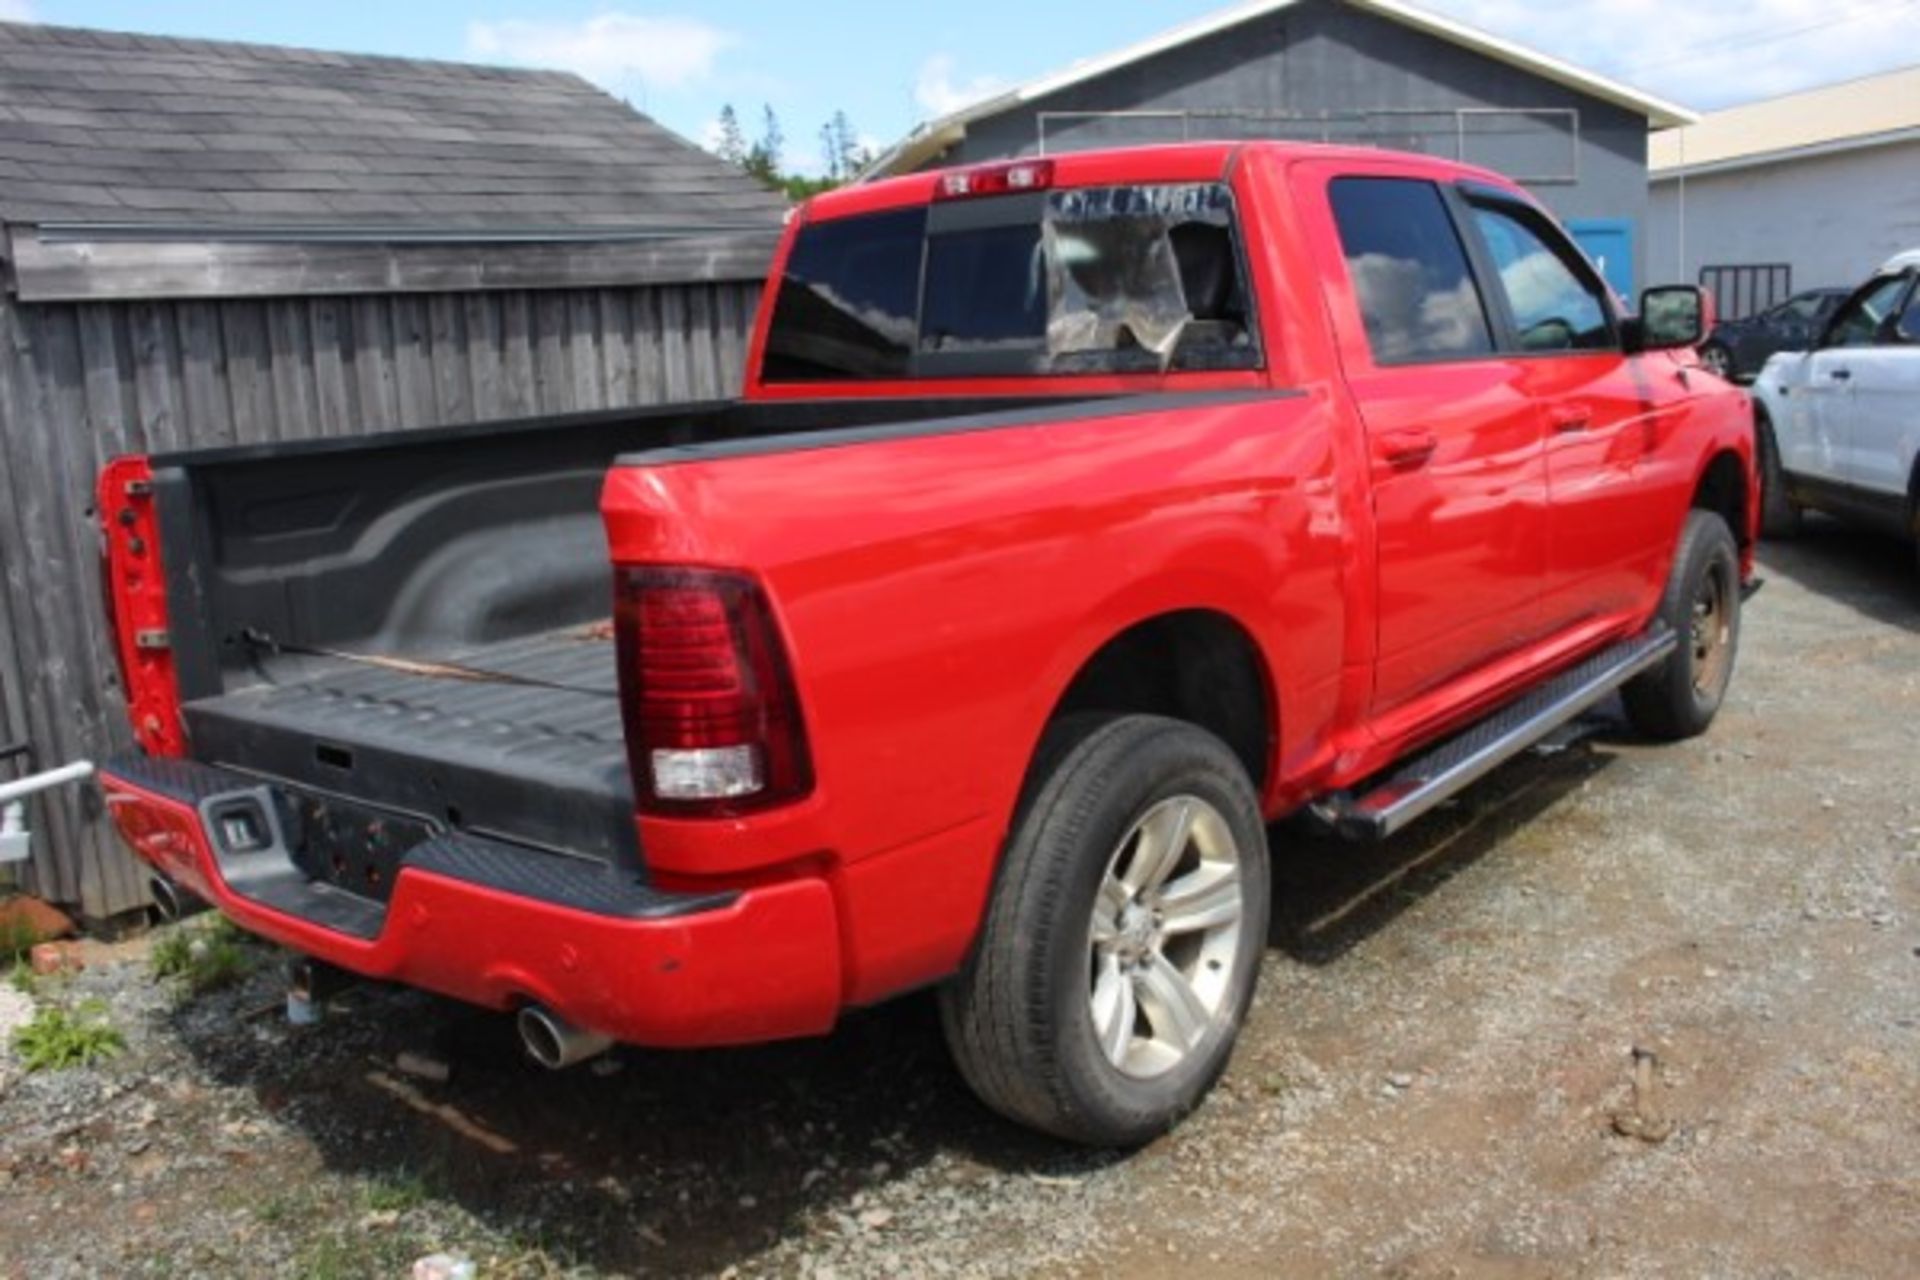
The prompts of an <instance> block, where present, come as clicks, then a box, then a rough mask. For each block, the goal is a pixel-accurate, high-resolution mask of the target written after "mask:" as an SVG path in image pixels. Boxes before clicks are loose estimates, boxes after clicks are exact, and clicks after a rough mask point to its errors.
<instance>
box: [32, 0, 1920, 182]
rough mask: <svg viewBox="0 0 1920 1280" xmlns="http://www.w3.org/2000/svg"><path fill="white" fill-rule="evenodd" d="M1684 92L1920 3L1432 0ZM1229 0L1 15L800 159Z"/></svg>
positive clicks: (1710, 91)
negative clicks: (488, 84)
mask: <svg viewBox="0 0 1920 1280" xmlns="http://www.w3.org/2000/svg"><path fill="white" fill-rule="evenodd" d="M1416 2H1417V3H1420V7H1422V8H1425V9H1428V10H1431V11H1433V12H1437V13H1442V14H1445V15H1447V16H1449V17H1452V18H1456V19H1459V20H1461V21H1464V22H1467V23H1470V24H1472V25H1474V26H1477V27H1480V28H1481V29H1483V30H1485V31H1488V32H1491V33H1493V34H1495V35H1499V36H1503V37H1506V38H1508V39H1510V40H1516V41H1518V42H1520V43H1522V44H1526V45H1530V46H1532V47H1534V48H1536V49H1539V50H1542V51H1544V52H1547V53H1551V54H1554V55H1556V56H1558V57H1561V58H1563V59H1565V60H1567V61H1569V62H1572V63H1574V64H1576V65H1579V66H1582V67H1585V68H1587V69H1588V70H1592V71H1597V72H1599V73H1600V74H1602V75H1605V76H1609V77H1611V78H1613V79H1616V80H1621V81H1624V82H1626V83H1628V84H1631V85H1634V86H1636V87H1638V88H1642V89H1646V90H1648V91H1650V92H1652V93H1655V94H1657V95H1658V96H1660V97H1663V98H1666V99H1668V100H1669V101H1674V102H1678V103H1680V104H1682V105H1684V106H1689V107H1693V108H1695V109H1697V110H1711V109H1713V108H1716V107H1722V106H1729V105H1732V104H1734V103H1738V102H1744V101H1749V100H1751V99H1754V98H1761V97H1770V96H1773V95H1775V94H1780V93H1788V92H1792V91H1793V90H1796V89H1803V88H1809V87H1812V86H1814V85H1818V84H1827V83H1832V82H1834V81H1838V80H1845V79H1851V78H1854V77H1858V76H1862V75H1868V74H1872V73H1874V72H1877V71H1885V70H1890V69H1892V68H1894V67H1897V66H1902V65H1907V64H1910V63H1913V62H1916V61H1920V39H1916V37H1920V0H1550V2H1547V3H1542V0H1416ZM1219 7H1220V4H1219V3H1215V2H1212V0H1124V3H1115V0H1054V2H1053V3H1048V4H1038V3H1034V2H1033V0H966V2H965V3H962V4H950V3H949V4H940V5H938V6H925V7H924V9H923V10H922V11H921V12H915V11H914V6H910V5H906V4H902V3H900V0H808V2H807V3H797V2H794V0H786V2H782V0H659V2H658V3H655V2H653V0H613V2H612V3H594V2H593V0H399V2H397V3H395V2H392V0H389V2H388V3H370V2H369V0H328V3H325V4H285V3H279V4H276V3H271V2H263V0H252V2H251V3H239V2H234V0H0V19H15V20H19V19H27V20H35V21H41V22H53V23H62V24H67V25H74V26H93V27H105V28H109V29H114V30H121V31H143V32H153V33H160V34H165V35H180V36H203V37H210V38H215V39H228V40H253V41H263V42H267V43H271V44H287V45H300V46H306V47H311V48H323V49H339V50H347V51H352V52H360V53H386V54H397V55H402V56H407V57H420V58H451V59H460V60H467V61H477V62H489V63H504V64H522V65H531V66H547V67H560V68H564V69H567V70H571V71H577V72H579V73H580V74H581V75H583V76H585V77H587V78H588V79H589V80H592V81H594V82H595V83H597V84H600V85H603V86H605V87H606V88H608V89H610V90H612V91H613V92H615V93H617V94H619V95H620V96H621V97H623V98H625V99H627V100H628V101H629V102H631V103H632V104H633V105H634V106H635V107H637V108H639V109H640V110H642V111H645V112H647V113H648V114H649V115H652V116H654V117H655V118H656V119H658V120H660V121H661V122H662V123H664V124H666V125H667V126H668V127H669V128H672V129H675V130H677V131H678V132H680V133H682V134H684V135H686V136H687V137H690V138H693V139H695V140H696V141H710V140H711V139H712V137H713V132H712V131H713V124H714V120H715V118H716V116H717V115H718V113H719V110H720V108H721V106H722V105H723V104H728V103H730V104H732V105H733V106H734V108H735V110H736V111H737V112H738V113H739V116H740V118H741V121H742V123H743V125H744V126H745V128H746V131H747V133H748V135H749V137H752V136H754V135H757V134H758V133H759V131H760V128H761V120H762V112H763V110H764V109H765V108H766V107H771V108H773V110H774V111H775V113H776V114H777V116H778V118H779V122H780V126H781V130H782V132H783V133H784V134H785V137H786V148H785V154H786V159H787V163H788V167H790V168H793V169H795V170H798V171H802V172H810V171H815V170H817V169H818V168H819V167H820V163H821V162H820V155H819V152H820V145H819V142H818V134H819V130H820V127H821V125H822V124H824V123H825V122H826V121H827V120H828V119H829V118H830V117H832V116H833V114H834V113H835V112H836V111H843V112H845V113H846V115H847V118H848V119H849V121H851V123H852V125H853V128H854V131H855V133H856V135H857V136H858V137H859V138H860V139H861V140H862V141H864V142H866V143H867V144H868V145H870V146H872V147H875V148H878V147H880V146H882V145H884V144H887V143H890V142H892V141H894V140H896V139H897V138H899V137H900V136H901V135H903V134H904V133H905V132H906V131H907V130H908V129H910V128H911V127H912V126H913V125H914V124H915V123H916V122H918V121H921V120H925V119H928V118H931V117H933V116H937V115H940V114H942V113H944V112H946V111H950V110H952V109H954V108H956V107H959V106H962V105H965V104H966V103H967V102H968V101H970V100H973V99H977V98H979V97H982V96H985V95H987V94H990V93H992V92H994V91H996V90H999V89H1002V88H1005V87H1008V86H1010V85H1014V84H1018V83H1020V82H1022V81H1024V80H1028V79H1031V78H1033V77H1035V76H1039V75H1042V74H1045V73H1047V72H1049V71H1053V70H1057V69H1059V68H1061V67H1065V66H1067V65H1069V64H1071V63H1073V62H1075V61H1077V60H1079V59H1081V58H1086V57H1091V56H1094V55H1097V54H1100V53H1104V52H1107V51H1110V50H1113V49H1117V48H1122V47H1124V46H1126V45H1128V44H1131V43H1133V42H1135V41H1138V40H1142V39H1145V38H1147V37H1149V36H1152V35H1155V34H1157V33H1159V32H1161V31H1163V30H1165V29H1167V28H1169V27H1173V26H1177V25H1179V24H1181V23H1184V22H1189V21H1192V20H1193V19H1195V18H1199V17H1204V16H1206V15H1207V14H1209V13H1212V12H1214V11H1215V10H1217V9H1218V8H1219Z"/></svg>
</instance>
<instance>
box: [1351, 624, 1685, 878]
mask: <svg viewBox="0 0 1920 1280" xmlns="http://www.w3.org/2000/svg"><path fill="white" fill-rule="evenodd" d="M1675 643H1676V637H1675V636H1674V634H1673V631H1672V629H1671V628H1669V627H1668V626H1667V625H1666V624H1665V623H1655V624H1654V626H1653V627H1652V628H1651V629H1649V630H1648V631H1645V632H1643V633H1642V634H1640V635H1639V636H1636V637H1634V638H1633V639H1631V640H1623V641H1621V642H1620V643H1619V644H1616V645H1613V646H1612V647H1611V648H1608V649H1604V650H1602V651H1601V652H1599V653H1597V654H1595V655H1594V656H1593V657H1591V658H1588V659H1587V660H1586V661H1585V662H1582V663H1581V664H1580V665H1579V666H1577V667H1574V668H1573V669H1571V670H1569V671H1566V672H1563V673H1562V674H1560V675H1558V676H1555V677H1554V678H1553V679H1552V680H1549V681H1548V682H1547V683H1546V684H1543V685H1541V686H1540V687H1539V688H1537V689H1535V690H1533V691H1532V692H1531V693H1528V694H1526V695H1524V696H1523V697H1521V698H1520V699H1518V700H1517V701H1515V702H1511V703H1508V704H1507V705H1506V706H1504V707H1502V708H1500V709H1499V710H1498V711H1495V712H1494V713H1493V714H1492V715H1490V716H1488V717H1487V718H1486V719H1485V720H1482V721H1480V722H1479V723H1478V724H1475V725H1474V726H1472V727H1471V728H1469V729H1466V730H1464V731H1463V732H1461V733H1459V734H1456V735H1455V736H1453V737H1451V738H1448V739H1447V740H1446V741H1444V742H1442V743H1440V744H1439V745H1438V746H1435V747H1432V748H1429V749H1428V750H1427V751H1426V752H1424V753H1423V754H1421V755H1419V756H1416V757H1414V758H1413V759H1412V760H1409V761H1408V762H1407V763H1406V764H1404V765H1402V766H1401V767H1400V768H1399V769H1398V770H1396V771H1395V772H1394V773H1393V774H1392V775H1391V776H1389V777H1387V778H1386V779H1384V780H1383V781H1381V782H1379V783H1378V784H1376V785H1374V786H1373V787H1371V788H1370V789H1369V790H1367V791H1365V792H1362V793H1361V794H1359V795H1356V796H1349V797H1342V798H1340V799H1337V800H1333V801H1330V802H1328V803H1325V804H1322V805H1319V806H1316V808H1317V811H1318V812H1319V814H1320V815H1321V816H1322V817H1323V818H1325V819H1327V820H1329V821H1330V822H1332V824H1333V827H1334V830H1336V831H1338V832H1339V833H1340V834H1341V835H1342V836H1344V837H1346V838H1347V839H1349V840H1384V839H1386V838H1387V837H1388V836H1391V835H1393V834H1394V833H1395V832H1397V831H1399V830H1401V829H1402V828H1403V827H1405V826H1406V825H1407V824H1408V823H1410V822H1412V821H1413V820H1414V819H1415V818H1418V817H1419V816H1420V815H1421V814H1423V813H1426V812H1427V811H1428V810H1430V809H1432V808H1433V807H1434V806H1436V805H1438V804H1440V803H1441V802H1442V801H1444V800H1446V799H1448V798H1449V797H1451V796H1453V795H1455V794H1457V793H1458V792H1460V791H1461V790H1463V789H1464V788H1466V787H1468V786H1470V785H1471V784H1473V783H1475V782H1477V781H1479V780H1480V779H1481V778H1483V777H1485V776H1486V775H1487V774H1489V773H1491V772H1492V771H1493V770H1494V769H1495V768H1497V767H1499V766H1500V765H1502V764H1505V763H1506V762H1507V761H1509V760H1511V759H1513V758H1514V757H1515V756H1517V755H1519V754H1521V753H1522V752H1524V751H1526V750H1527V749H1528V748H1529V747H1532V746H1534V745H1536V744H1538V743H1539V742H1540V741H1542V740H1543V739H1545V738H1547V737H1548V736H1550V735H1551V734H1552V733H1553V732H1554V730H1556V729H1558V728H1560V727H1561V726H1562V725H1564V724H1566V723H1567V722H1568V721H1570V720H1572V719H1574V718H1575V717H1576V716H1578V715H1580V713H1581V712H1583V711H1586V710H1587V709H1588V708H1590V707H1592V706H1593V705H1594V704H1595V703H1597V702H1599V701H1601V700H1602V699H1603V698H1605V697H1606V696H1607V695H1608V694H1610V693H1612V692H1613V691H1614V690H1615V689H1618V688H1619V687H1620V686H1621V685H1623V684H1625V683H1626V682H1627V681H1629V680H1631V679H1633V678H1634V677H1635V676H1637V675H1639V674H1640V673H1641V672H1643V671H1646V670H1648V669H1649V668H1651V667H1654V666H1657V665H1659V664H1660V663H1661V662H1662V661H1664V660H1665V659H1666V658H1667V656H1668V655H1669V654H1671V653H1672V652H1673V650H1674V647H1675Z"/></svg>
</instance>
